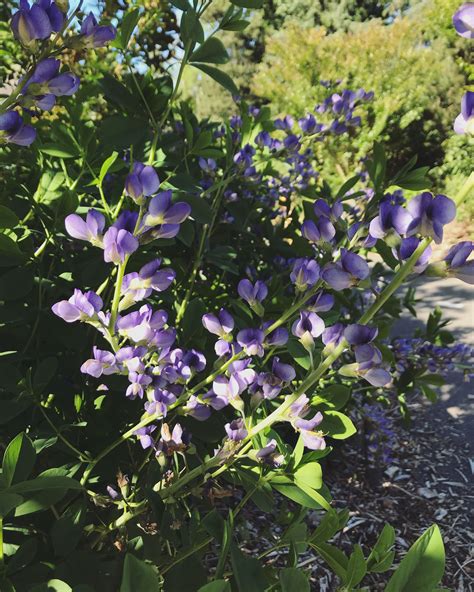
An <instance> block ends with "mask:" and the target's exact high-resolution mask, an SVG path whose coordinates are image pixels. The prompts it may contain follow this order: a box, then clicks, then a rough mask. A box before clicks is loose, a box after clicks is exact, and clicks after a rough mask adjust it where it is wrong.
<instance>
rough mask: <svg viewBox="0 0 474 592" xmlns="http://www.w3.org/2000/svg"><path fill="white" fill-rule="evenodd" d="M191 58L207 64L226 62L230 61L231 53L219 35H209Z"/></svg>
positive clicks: (193, 60) (192, 60) (191, 60)
mask: <svg viewBox="0 0 474 592" xmlns="http://www.w3.org/2000/svg"><path fill="white" fill-rule="evenodd" d="M189 60H190V62H204V63H206V64H226V63H227V62H228V61H229V54H228V53H227V51H226V48H225V47H224V45H223V43H222V41H220V40H219V39H217V37H209V38H208V39H206V40H205V41H204V43H203V44H202V45H200V46H199V47H198V48H197V49H195V50H194V51H193V53H192V54H191V57H190V58H189Z"/></svg>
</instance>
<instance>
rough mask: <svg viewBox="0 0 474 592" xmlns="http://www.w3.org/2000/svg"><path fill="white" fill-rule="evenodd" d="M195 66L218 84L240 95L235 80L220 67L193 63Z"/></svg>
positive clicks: (233, 93)
mask: <svg viewBox="0 0 474 592" xmlns="http://www.w3.org/2000/svg"><path fill="white" fill-rule="evenodd" d="M192 65H193V66H194V67H195V68H198V69H199V70H201V71H202V72H204V74H207V75H208V76H210V77H211V78H212V79H213V80H215V81H216V82H217V83H218V84H220V85H221V86H223V87H224V88H225V89H226V90H228V91H229V92H230V93H231V94H232V95H238V94H239V89H238V88H237V87H236V85H235V82H234V81H233V80H232V78H231V77H230V76H229V75H228V74H226V73H225V72H222V70H219V69H218V68H214V67H213V66H208V65H206V64H192Z"/></svg>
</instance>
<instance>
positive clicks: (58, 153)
mask: <svg viewBox="0 0 474 592" xmlns="http://www.w3.org/2000/svg"><path fill="white" fill-rule="evenodd" d="M40 151H41V152H44V153H45V154H48V155H49V156H55V157H56V158H77V157H78V156H79V152H78V150H77V148H76V146H75V145H74V144H72V143H71V145H70V146H62V145H61V144H59V143H53V142H50V143H48V144H43V145H42V146H41V147H40Z"/></svg>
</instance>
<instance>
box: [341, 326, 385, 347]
mask: <svg viewBox="0 0 474 592" xmlns="http://www.w3.org/2000/svg"><path fill="white" fill-rule="evenodd" d="M378 332H379V330H378V329H377V327H369V326H368V325H358V324H357V323H355V324H353V325H347V327H346V328H345V329H344V337H345V339H346V340H347V342H348V343H349V345H362V344H365V343H370V342H371V341H373V340H374V339H375V338H376V337H377V334H378Z"/></svg>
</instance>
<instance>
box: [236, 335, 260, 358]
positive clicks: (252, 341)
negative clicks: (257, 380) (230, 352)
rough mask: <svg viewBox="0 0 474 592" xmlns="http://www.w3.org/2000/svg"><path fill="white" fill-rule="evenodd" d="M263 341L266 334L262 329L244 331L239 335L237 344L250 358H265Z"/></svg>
mask: <svg viewBox="0 0 474 592" xmlns="http://www.w3.org/2000/svg"><path fill="white" fill-rule="evenodd" d="M263 340H264V333H263V331H262V330H261V329H242V331H239V332H238V333H237V343H238V344H239V345H241V346H242V347H243V348H244V351H245V353H246V354H247V355H249V356H259V357H262V356H263V354H264V350H263Z"/></svg>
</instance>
